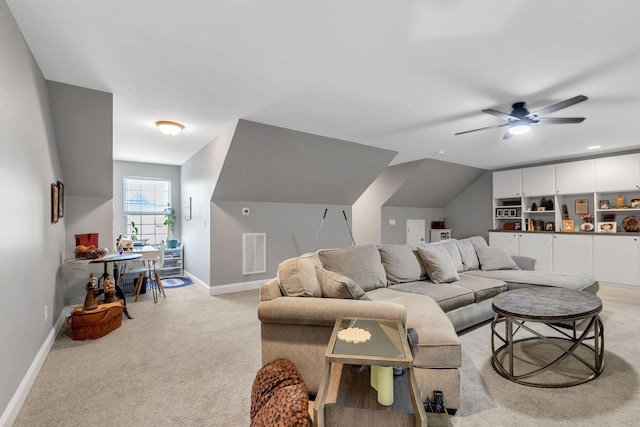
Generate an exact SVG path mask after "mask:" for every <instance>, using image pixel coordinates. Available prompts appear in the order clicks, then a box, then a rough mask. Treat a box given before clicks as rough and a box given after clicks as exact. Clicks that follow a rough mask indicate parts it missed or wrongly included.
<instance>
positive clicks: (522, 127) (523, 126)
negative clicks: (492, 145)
mask: <svg viewBox="0 0 640 427" xmlns="http://www.w3.org/2000/svg"><path fill="white" fill-rule="evenodd" d="M527 132H529V124H527V123H525V122H522V121H520V120H517V121H514V122H513V124H512V125H510V126H509V133H510V134H511V135H522V134H523V133H527Z"/></svg>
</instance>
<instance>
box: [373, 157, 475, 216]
mask: <svg viewBox="0 0 640 427" xmlns="http://www.w3.org/2000/svg"><path fill="white" fill-rule="evenodd" d="M393 168H403V170H404V173H406V174H407V179H406V180H405V182H404V184H402V185H401V186H400V188H398V190H397V191H396V192H395V193H394V194H393V196H391V197H390V198H389V199H388V200H387V201H386V202H385V203H384V204H383V206H400V207H419V208H443V207H444V206H446V205H447V204H448V203H449V202H450V201H451V200H453V198H455V197H456V196H457V195H458V194H460V193H461V192H462V191H463V190H464V189H465V188H467V187H468V186H469V185H471V184H472V183H473V182H474V181H475V180H476V179H478V178H479V177H480V175H482V174H483V173H484V172H486V170H484V169H478V168H474V167H470V166H464V165H459V164H456V163H449V162H443V161H440V160H434V159H425V160H418V161H415V162H410V163H405V164H400V165H396V166H390V167H389V169H393Z"/></svg>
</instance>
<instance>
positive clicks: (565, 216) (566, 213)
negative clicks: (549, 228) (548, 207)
mask: <svg viewBox="0 0 640 427" xmlns="http://www.w3.org/2000/svg"><path fill="white" fill-rule="evenodd" d="M562 219H569V208H567V205H562Z"/></svg>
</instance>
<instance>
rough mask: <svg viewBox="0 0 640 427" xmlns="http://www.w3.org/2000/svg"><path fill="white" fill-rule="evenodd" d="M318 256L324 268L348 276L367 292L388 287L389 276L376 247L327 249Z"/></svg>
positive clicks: (361, 246) (362, 246)
mask: <svg viewBox="0 0 640 427" xmlns="http://www.w3.org/2000/svg"><path fill="white" fill-rule="evenodd" d="M318 255H319V256H320V261H322V266H323V267H324V268H326V269H327V270H331V271H335V272H336V273H340V274H342V275H344V276H347V277H348V278H350V279H351V280H353V281H354V282H356V283H357V284H358V285H359V286H360V287H362V289H363V290H364V291H365V292H366V291H370V290H372V289H376V288H384V287H385V286H387V276H386V273H385V271H384V267H383V266H382V261H381V259H380V253H379V252H378V248H377V247H376V245H360V246H351V247H349V248H344V249H325V250H321V251H319V252H318Z"/></svg>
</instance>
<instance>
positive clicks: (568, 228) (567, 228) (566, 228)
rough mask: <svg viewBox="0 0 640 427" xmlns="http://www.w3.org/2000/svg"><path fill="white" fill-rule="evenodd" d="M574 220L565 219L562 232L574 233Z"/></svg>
mask: <svg viewBox="0 0 640 427" xmlns="http://www.w3.org/2000/svg"><path fill="white" fill-rule="evenodd" d="M573 227H574V225H573V220H572V219H563V220H562V231H563V232H569V233H570V232H572V231H573Z"/></svg>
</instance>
